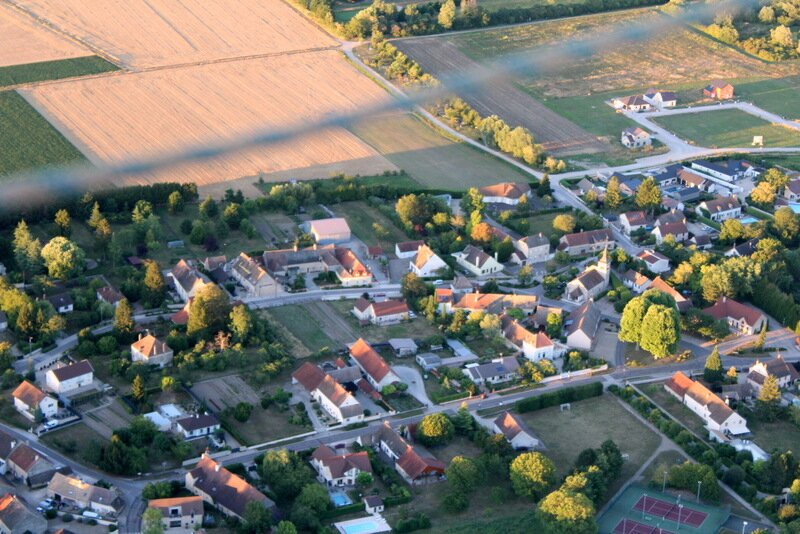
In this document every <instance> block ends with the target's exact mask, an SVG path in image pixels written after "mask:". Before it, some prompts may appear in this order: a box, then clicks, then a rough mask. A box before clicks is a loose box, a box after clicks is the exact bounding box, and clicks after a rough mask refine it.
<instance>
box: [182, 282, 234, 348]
mask: <svg viewBox="0 0 800 534" xmlns="http://www.w3.org/2000/svg"><path fill="white" fill-rule="evenodd" d="M228 313H229V305H228V295H227V293H225V292H224V291H223V290H222V289H220V287H219V286H218V285H217V284H213V283H210V284H206V285H205V286H203V287H202V288H201V289H200V290H199V291H197V293H196V294H195V296H194V300H192V303H191V305H190V306H189V320H188V321H187V323H186V333H187V334H189V335H190V336H191V335H195V334H198V333H201V332H212V333H213V331H216V330H219V329H221V328H224V326H225V322H226V319H227V318H228Z"/></svg>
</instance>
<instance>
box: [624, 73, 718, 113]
mask: <svg viewBox="0 0 800 534" xmlns="http://www.w3.org/2000/svg"><path fill="white" fill-rule="evenodd" d="M733 93H734V88H733V85H731V84H730V83H728V82H726V81H724V80H713V81H711V82H710V83H709V84H708V85H706V86H705V87H703V89H702V94H703V96H704V97H705V98H710V99H713V100H730V99H731V98H733ZM677 105H678V98H677V97H676V96H675V93H674V92H672V91H661V90H658V89H654V88H650V89H648V90H647V91H645V93H644V94H637V95H630V96H623V97H617V98H613V99H611V106H612V107H613V108H614V109H617V110H625V111H661V110H663V109H667V108H674V107H675V106H677Z"/></svg>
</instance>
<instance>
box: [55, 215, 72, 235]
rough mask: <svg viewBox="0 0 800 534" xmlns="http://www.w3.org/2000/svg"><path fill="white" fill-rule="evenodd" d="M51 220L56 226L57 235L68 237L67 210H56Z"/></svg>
mask: <svg viewBox="0 0 800 534" xmlns="http://www.w3.org/2000/svg"><path fill="white" fill-rule="evenodd" d="M53 220H54V222H55V223H56V228H58V235H62V236H64V237H69V234H70V231H71V227H70V219H69V212H68V211H67V210H64V209H61V210H58V211H57V212H56V215H55V218H54V219H53Z"/></svg>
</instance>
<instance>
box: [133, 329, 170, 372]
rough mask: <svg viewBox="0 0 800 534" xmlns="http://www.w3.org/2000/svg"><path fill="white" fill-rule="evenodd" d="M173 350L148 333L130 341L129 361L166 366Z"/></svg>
mask: <svg viewBox="0 0 800 534" xmlns="http://www.w3.org/2000/svg"><path fill="white" fill-rule="evenodd" d="M172 356H173V352H172V349H171V348H169V345H167V344H166V342H164V341H162V340H160V339H158V338H157V337H155V336H154V335H152V334H150V333H149V332H148V334H147V335H146V336H144V337H142V335H141V334H139V339H138V340H137V341H134V342H133V343H131V361H132V362H142V363H145V364H148V365H158V366H159V367H166V366H167V365H169V364H170V363H172Z"/></svg>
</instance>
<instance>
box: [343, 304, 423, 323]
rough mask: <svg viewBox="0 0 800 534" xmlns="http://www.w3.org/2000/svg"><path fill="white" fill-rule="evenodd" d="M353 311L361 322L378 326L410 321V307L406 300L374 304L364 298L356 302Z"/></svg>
mask: <svg viewBox="0 0 800 534" xmlns="http://www.w3.org/2000/svg"><path fill="white" fill-rule="evenodd" d="M352 311H353V315H355V316H356V317H357V318H358V320H359V321H363V322H370V323H372V324H378V325H384V324H396V323H399V322H400V321H405V320H408V313H409V309H408V305H407V304H406V301H404V300H384V301H382V302H372V301H370V300H367V299H364V298H360V299H357V300H356V303H355V305H354V306H353V310H352Z"/></svg>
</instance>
